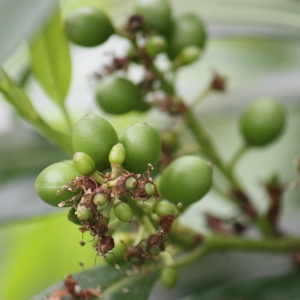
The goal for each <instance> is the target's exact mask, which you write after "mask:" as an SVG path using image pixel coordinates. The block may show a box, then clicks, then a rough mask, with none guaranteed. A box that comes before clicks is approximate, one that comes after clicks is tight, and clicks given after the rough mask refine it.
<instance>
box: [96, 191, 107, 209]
mask: <svg viewBox="0 0 300 300" xmlns="http://www.w3.org/2000/svg"><path fill="white" fill-rule="evenodd" d="M107 201H108V198H107V196H106V195H105V194H104V193H97V194H95V195H94V197H93V203H94V204H95V205H97V206H103V205H105V204H106V203H107Z"/></svg>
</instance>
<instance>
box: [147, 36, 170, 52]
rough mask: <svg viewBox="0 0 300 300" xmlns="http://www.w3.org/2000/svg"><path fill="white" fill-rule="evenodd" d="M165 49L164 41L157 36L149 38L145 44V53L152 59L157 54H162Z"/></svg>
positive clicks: (165, 42) (165, 43)
mask: <svg viewBox="0 0 300 300" xmlns="http://www.w3.org/2000/svg"><path fill="white" fill-rule="evenodd" d="M166 48H167V41H166V39H165V38H164V37H162V36H159V35H155V36H152V37H150V38H149V40H148V41H147V44H146V51H147V53H148V54H149V55H150V56H151V57H154V56H156V55H157V54H159V53H162V52H164V51H165V50H166Z"/></svg>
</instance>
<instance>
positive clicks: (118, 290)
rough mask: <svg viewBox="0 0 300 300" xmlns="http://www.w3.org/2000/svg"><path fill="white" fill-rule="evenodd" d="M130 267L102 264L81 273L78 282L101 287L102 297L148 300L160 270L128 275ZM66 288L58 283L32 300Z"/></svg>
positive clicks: (111, 299)
mask: <svg viewBox="0 0 300 300" xmlns="http://www.w3.org/2000/svg"><path fill="white" fill-rule="evenodd" d="M128 271H129V269H128V268H125V267H121V268H120V269H119V270H117V269H115V268H114V267H113V266H102V267H98V268H94V269H91V270H88V271H86V272H83V273H80V274H79V275H78V276H76V277H75V279H76V278H78V284H79V285H80V287H81V288H82V289H85V288H92V289H97V288H99V287H100V289H101V295H100V297H101V299H102V297H104V299H110V300H117V299H122V300H133V299H138V300H147V299H148V297H149V295H150V292H151V290H152V287H153V285H154V283H155V282H156V280H157V278H158V272H157V271H156V272H152V273H150V274H135V275H128ZM63 288H64V284H63V282H61V283H58V284H56V285H54V286H52V287H51V288H49V289H47V290H46V291H44V292H43V293H41V294H39V295H36V296H35V297H33V298H32V300H43V299H45V298H46V297H47V296H49V294H51V292H54V291H56V290H61V289H63Z"/></svg>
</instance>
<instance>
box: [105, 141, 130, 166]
mask: <svg viewBox="0 0 300 300" xmlns="http://www.w3.org/2000/svg"><path fill="white" fill-rule="evenodd" d="M125 156H126V152H125V148H124V146H123V144H121V143H118V144H116V145H114V146H113V147H112V148H111V150H110V153H109V156H108V160H109V163H110V164H118V165H122V164H123V162H124V160H125Z"/></svg>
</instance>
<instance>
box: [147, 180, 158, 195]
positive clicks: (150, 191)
mask: <svg viewBox="0 0 300 300" xmlns="http://www.w3.org/2000/svg"><path fill="white" fill-rule="evenodd" d="M145 192H146V194H147V196H148V197H152V196H154V195H155V193H156V192H157V189H156V186H155V184H153V183H152V182H147V183H146V184H145Z"/></svg>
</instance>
